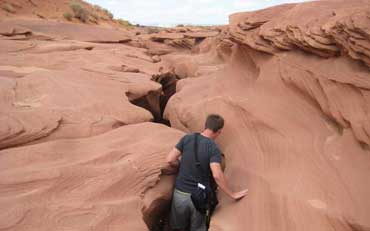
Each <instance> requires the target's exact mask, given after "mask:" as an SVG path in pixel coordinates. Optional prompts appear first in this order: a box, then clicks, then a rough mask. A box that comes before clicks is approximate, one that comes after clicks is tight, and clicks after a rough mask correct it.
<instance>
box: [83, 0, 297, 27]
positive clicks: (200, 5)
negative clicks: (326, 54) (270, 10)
mask: <svg viewBox="0 0 370 231" xmlns="http://www.w3.org/2000/svg"><path fill="white" fill-rule="evenodd" d="M303 1H304V0H181V1H174V0H87V2H90V3H92V4H98V5H100V6H102V7H104V8H106V9H108V10H109V11H110V12H112V13H113V14H114V17H115V18H122V19H126V20H129V21H130V22H132V23H135V24H136V23H139V24H142V25H157V26H174V25H177V24H197V25H220V24H227V23H228V16H229V15H230V14H231V13H235V12H242V11H253V10H258V9H262V8H266V7H269V6H274V5H279V4H283V3H292V2H303Z"/></svg>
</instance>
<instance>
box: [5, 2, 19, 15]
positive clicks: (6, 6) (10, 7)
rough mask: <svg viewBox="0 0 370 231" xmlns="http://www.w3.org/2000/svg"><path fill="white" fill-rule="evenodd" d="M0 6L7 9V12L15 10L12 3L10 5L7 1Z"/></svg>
mask: <svg viewBox="0 0 370 231" xmlns="http://www.w3.org/2000/svg"><path fill="white" fill-rule="evenodd" d="M1 8H2V9H3V10H5V11H8V12H9V13H13V14H14V13H15V12H16V10H15V9H14V7H13V6H12V5H10V4H9V3H4V4H3V5H2V6H1Z"/></svg>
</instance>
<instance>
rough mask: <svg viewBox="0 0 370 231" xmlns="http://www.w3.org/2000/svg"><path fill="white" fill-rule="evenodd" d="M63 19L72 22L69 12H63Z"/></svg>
mask: <svg viewBox="0 0 370 231" xmlns="http://www.w3.org/2000/svg"><path fill="white" fill-rule="evenodd" d="M63 17H64V18H65V19H67V20H68V21H71V20H72V17H73V15H72V14H71V13H69V12H65V13H64V14H63Z"/></svg>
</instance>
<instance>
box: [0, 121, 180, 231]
mask: <svg viewBox="0 0 370 231" xmlns="http://www.w3.org/2000/svg"><path fill="white" fill-rule="evenodd" d="M148 134H150V136H148ZM182 135H183V134H182V132H180V131H178V130H175V129H171V128H168V127H166V126H163V125H158V124H153V123H141V124H138V125H128V126H124V127H121V128H118V129H115V130H114V131H110V132H108V133H105V134H102V135H99V136H94V137H90V138H85V139H68V140H57V141H51V142H45V143H42V144H37V145H32V146H26V147H21V148H16V149H8V150H3V151H0V183H1V190H0V199H1V200H0V205H1V208H2V209H3V211H2V212H1V213H0V227H1V228H2V229H4V228H7V229H11V230H40V231H43V230H62V229H64V230H65V229H67V230H81V229H96V230H100V229H104V228H105V227H109V230H148V228H147V226H146V224H145V223H144V221H143V220H142V219H141V217H142V216H146V217H149V218H148V219H147V220H146V221H147V222H150V221H151V219H150V217H151V216H150V214H149V213H146V210H143V212H144V213H143V214H142V211H141V207H142V206H143V205H144V204H143V200H144V198H143V195H144V193H145V192H146V191H147V190H148V189H149V188H150V187H152V186H153V185H155V184H156V182H157V181H158V179H159V175H160V173H161V168H163V166H164V165H163V164H164V159H165V156H166V154H167V152H169V151H170V149H171V148H172V147H173V146H174V145H175V143H176V142H177V140H178V139H180V138H181V136H182ZM149 196H150V198H151V199H152V200H157V199H160V198H162V194H161V193H157V194H156V195H153V194H151V195H147V196H146V197H145V201H146V202H145V203H147V202H148V197H149ZM153 206H154V205H153ZM154 207H155V206H154ZM152 208H153V207H152Z"/></svg>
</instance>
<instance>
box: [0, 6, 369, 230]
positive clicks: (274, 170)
mask: <svg viewBox="0 0 370 231" xmlns="http://www.w3.org/2000/svg"><path fill="white" fill-rule="evenodd" d="M31 2H32V1H31ZM36 2H37V1H36ZM37 3H38V2H37ZM369 9H370V5H369V2H368V1H365V0H355V1H343V0H327V1H314V2H306V3H300V4H285V5H280V6H276V7H271V8H268V9H264V10H260V11H256V12H245V13H236V14H233V15H231V16H230V25H228V26H222V27H201V28H197V27H176V28H170V29H162V30H159V31H150V28H144V29H143V28H136V29H133V30H132V31H128V30H117V29H114V28H111V27H101V26H91V25H90V26H87V25H81V24H75V23H66V22H58V21H53V20H40V19H39V20H37V19H35V18H32V19H27V18H22V19H19V18H17V17H16V15H13V16H12V17H11V19H4V20H2V21H1V22H0V34H1V36H0V108H1V109H0V149H2V150H1V151H0V185H1V187H0V207H1V208H4V209H3V210H2V212H1V213H0V229H4V230H50V229H53V230H103V229H106V230H122V229H124V230H148V229H151V230H158V229H160V230H163V229H164V228H165V227H167V224H166V217H167V213H168V205H169V202H170V199H171V191H172V187H173V180H174V176H173V175H171V174H173V171H170V170H171V169H168V168H167V167H168V166H166V165H165V160H164V157H165V155H166V154H167V153H168V151H169V150H170V149H171V148H172V147H173V146H174V145H175V143H176V142H177V141H178V139H179V138H180V137H181V136H182V135H184V134H185V133H184V132H194V131H200V130H202V128H203V126H204V120H205V118H206V116H207V115H208V114H209V113H218V114H221V115H222V116H224V118H225V121H226V123H225V128H224V130H223V132H222V134H221V136H220V137H219V138H218V139H217V140H216V142H217V143H218V144H219V146H220V148H221V149H222V151H223V152H224V153H225V155H226V166H227V167H226V170H225V174H226V177H227V178H228V179H229V181H230V186H231V187H232V188H233V189H234V190H238V189H243V188H249V194H248V195H247V196H246V197H245V198H244V199H242V200H240V201H238V202H234V201H231V200H230V199H229V198H228V197H226V196H225V195H224V194H223V193H222V192H220V193H219V198H220V206H219V207H218V208H217V210H216V213H215V216H214V218H213V220H212V223H211V228H210V230H215V231H216V230H219V231H221V230H227V231H239V230H256V231H270V230H281V231H286V230H292V231H293V230H301V229H303V230H308V231H311V230H312V231H316V230H323V231H331V230H343V231H351V230H368V229H369V227H370V217H369V211H370V202H369V201H370V200H368V196H369V195H370V187H369V186H368V184H367V181H368V180H367V178H368V176H369V174H370V151H369V145H370V117H369V111H370V107H369V105H370V101H369V100H370V98H369V96H370V94H369V89H370V73H369V66H370V65H369V64H370V63H369V49H370V46H369V41H370V37H369V31H370V23H369ZM58 26H60V28H58ZM150 121H155V122H161V123H165V124H168V125H170V126H171V127H172V128H169V127H166V126H164V125H159V124H155V123H151V122H150ZM179 130H181V131H179Z"/></svg>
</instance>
